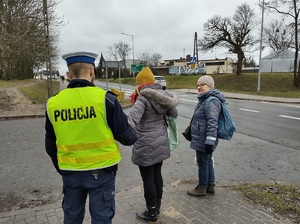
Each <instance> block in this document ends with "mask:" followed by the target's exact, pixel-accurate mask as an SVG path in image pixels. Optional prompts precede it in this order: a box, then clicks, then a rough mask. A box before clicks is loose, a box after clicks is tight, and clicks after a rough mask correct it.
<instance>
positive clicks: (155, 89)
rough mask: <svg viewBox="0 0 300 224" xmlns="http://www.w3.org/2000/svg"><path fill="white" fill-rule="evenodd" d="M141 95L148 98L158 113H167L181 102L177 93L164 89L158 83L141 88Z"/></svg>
mask: <svg viewBox="0 0 300 224" xmlns="http://www.w3.org/2000/svg"><path fill="white" fill-rule="evenodd" d="M139 95H141V96H143V97H145V98H147V99H148V100H149V101H150V103H151V104H152V106H153V107H154V109H155V110H156V111H157V112H158V113H165V112H166V111H167V110H169V109H170V108H172V107H176V106H177V105H178V103H179V99H178V97H177V96H176V95H175V94H173V93H171V92H169V91H165V90H162V89H161V88H160V86H159V85H157V84H153V85H149V86H145V87H144V88H142V89H141V91H140V92H139Z"/></svg>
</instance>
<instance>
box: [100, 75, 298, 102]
mask: <svg viewBox="0 0 300 224" xmlns="http://www.w3.org/2000/svg"><path fill="white" fill-rule="evenodd" d="M211 76H212V77H213V78H214V80H215V86H216V88H217V89H219V90H220V91H223V92H229V93H243V94H251V95H258V93H257V86H258V84H257V83H258V75H257V74H256V73H245V74H242V75H235V74H214V75H211ZM164 77H165V79H166V81H167V88H168V89H195V88H196V83H197V80H198V79H199V77H200V75H191V76H187V75H186V76H183V75H181V76H176V75H167V76H164ZM293 80H294V75H293V73H262V74H261V80H260V82H261V84H260V93H259V94H260V95H262V96H273V97H287V98H298V97H300V88H297V87H295V86H294V85H293ZM101 81H105V80H101ZM109 82H115V83H118V82H119V79H115V80H114V79H112V78H111V79H109ZM121 83H124V84H129V85H135V80H134V78H131V77H130V78H127V79H126V80H125V79H124V78H122V79H121Z"/></svg>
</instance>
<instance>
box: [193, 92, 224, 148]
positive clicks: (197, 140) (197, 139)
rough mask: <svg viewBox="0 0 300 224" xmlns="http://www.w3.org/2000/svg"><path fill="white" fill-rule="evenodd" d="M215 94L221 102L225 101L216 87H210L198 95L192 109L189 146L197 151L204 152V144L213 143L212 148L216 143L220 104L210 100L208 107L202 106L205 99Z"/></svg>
mask: <svg viewBox="0 0 300 224" xmlns="http://www.w3.org/2000/svg"><path fill="white" fill-rule="evenodd" d="M210 96H215V97H217V98H219V99H220V101H221V102H225V96H224V94H223V93H221V92H220V91H219V90H217V89H212V90H210V91H208V92H206V93H204V94H203V95H200V94H199V95H198V100H199V102H198V104H197V106H196V108H195V111H194V117H193V120H192V122H191V134H192V140H191V144H190V147H191V148H192V149H194V150H197V151H202V152H204V147H205V144H207V145H213V150H215V149H216V147H217V145H218V137H217V130H218V119H219V115H220V112H221V104H220V103H219V102H218V101H217V100H214V99H212V100H210V102H209V104H208V107H207V108H204V105H205V100H206V99H207V98H208V97H210Z"/></svg>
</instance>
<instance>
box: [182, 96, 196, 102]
mask: <svg viewBox="0 0 300 224" xmlns="http://www.w3.org/2000/svg"><path fill="white" fill-rule="evenodd" d="M179 100H180V101H187V102H192V103H198V101H196V100H189V99H184V98H181V97H179Z"/></svg>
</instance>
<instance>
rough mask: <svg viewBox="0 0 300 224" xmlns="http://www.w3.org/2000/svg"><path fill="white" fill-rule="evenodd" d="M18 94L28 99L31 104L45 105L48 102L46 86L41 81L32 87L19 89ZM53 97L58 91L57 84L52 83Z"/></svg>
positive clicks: (44, 82) (56, 82) (43, 81)
mask: <svg viewBox="0 0 300 224" xmlns="http://www.w3.org/2000/svg"><path fill="white" fill-rule="evenodd" d="M19 90H20V92H21V93H22V94H23V95H24V96H26V97H27V98H29V99H30V100H31V101H32V102H33V103H44V104H45V103H46V102H47V100H48V84H47V81H46V80H41V81H39V82H37V83H36V84H34V85H30V86H22V87H19ZM52 90H53V95H54V94H56V93H58V91H59V82H58V81H53V82H52Z"/></svg>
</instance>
